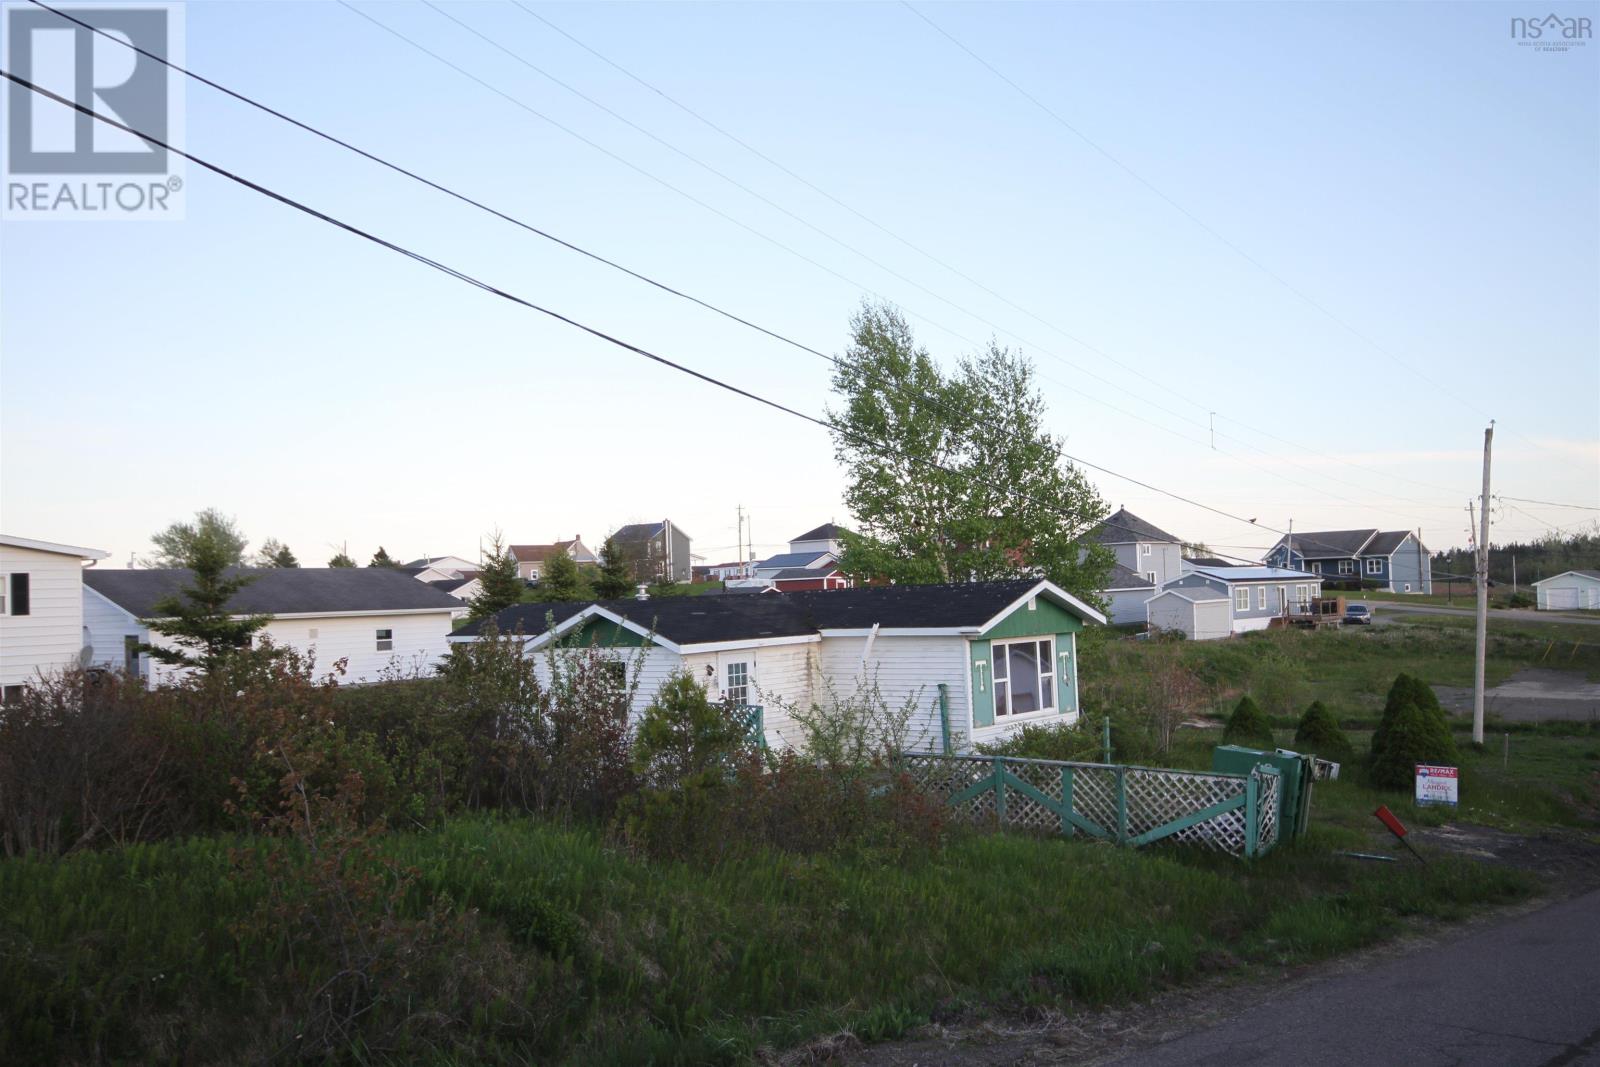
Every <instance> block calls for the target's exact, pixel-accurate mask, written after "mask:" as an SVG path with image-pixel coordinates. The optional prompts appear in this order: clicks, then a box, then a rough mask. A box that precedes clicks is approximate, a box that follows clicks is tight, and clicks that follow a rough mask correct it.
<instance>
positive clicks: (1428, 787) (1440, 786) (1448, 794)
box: [1417, 763, 1461, 808]
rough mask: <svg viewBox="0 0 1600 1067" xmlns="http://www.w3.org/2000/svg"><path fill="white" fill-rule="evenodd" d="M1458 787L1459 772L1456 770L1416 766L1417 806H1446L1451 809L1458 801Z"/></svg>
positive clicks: (1459, 785)
mask: <svg viewBox="0 0 1600 1067" xmlns="http://www.w3.org/2000/svg"><path fill="white" fill-rule="evenodd" d="M1460 787H1461V772H1460V771H1459V770H1458V769H1457V768H1455V767H1438V766H1434V765H1433V764H1431V763H1419V764H1417V803H1418V804H1448V805H1450V806H1451V807H1452V808H1453V807H1455V806H1456V804H1457V803H1459V801H1460V796H1461V794H1460Z"/></svg>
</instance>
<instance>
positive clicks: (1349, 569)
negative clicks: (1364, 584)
mask: <svg viewBox="0 0 1600 1067" xmlns="http://www.w3.org/2000/svg"><path fill="white" fill-rule="evenodd" d="M1355 572H1356V561H1355V560H1353V559H1341V560H1340V561H1339V573H1340V574H1354V573H1355Z"/></svg>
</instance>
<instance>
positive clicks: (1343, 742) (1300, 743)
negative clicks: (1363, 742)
mask: <svg viewBox="0 0 1600 1067" xmlns="http://www.w3.org/2000/svg"><path fill="white" fill-rule="evenodd" d="M1294 743H1295V747H1296V748H1298V749H1300V750H1301V751H1302V752H1313V753H1316V754H1317V755H1319V756H1322V757H1323V758H1325V759H1331V760H1348V759H1349V758H1350V757H1351V755H1353V754H1354V750H1353V749H1352V748H1351V747H1350V739H1349V738H1348V737H1346V736H1345V735H1344V731H1343V730H1342V729H1340V727H1339V721H1338V720H1337V719H1335V718H1334V717H1333V713H1332V712H1330V711H1329V710H1328V708H1327V705H1325V704H1323V702H1322V701H1320V700H1314V701H1312V702H1311V706H1310V707H1308V708H1306V713H1305V714H1304V715H1302V716H1301V717H1300V724H1299V725H1298V726H1296V727H1295V731H1294Z"/></svg>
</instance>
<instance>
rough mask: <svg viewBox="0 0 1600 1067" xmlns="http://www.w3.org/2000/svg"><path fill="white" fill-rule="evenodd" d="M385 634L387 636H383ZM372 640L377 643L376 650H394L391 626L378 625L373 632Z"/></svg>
mask: <svg viewBox="0 0 1600 1067" xmlns="http://www.w3.org/2000/svg"><path fill="white" fill-rule="evenodd" d="M385 634H388V636H387V637H385V636H384V635H385ZM373 641H374V643H375V644H376V645H377V650H378V651H379V652H393V651H394V629H393V628H392V627H387V626H382V627H379V628H378V629H377V630H376V631H375V632H374V637H373Z"/></svg>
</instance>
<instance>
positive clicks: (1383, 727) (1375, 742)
mask: <svg viewBox="0 0 1600 1067" xmlns="http://www.w3.org/2000/svg"><path fill="white" fill-rule="evenodd" d="M1456 758H1457V751H1456V743H1455V739H1454V738H1453V737H1451V736H1450V720H1449V719H1448V718H1447V717H1446V716H1445V712H1444V708H1443V707H1441V706H1440V704H1439V698H1438V697H1436V696H1434V693H1433V689H1432V687H1431V686H1429V685H1428V683H1427V682H1425V681H1423V680H1422V679H1421V678H1417V677H1415V676H1413V675H1409V674H1402V675H1400V676H1399V677H1397V678H1395V680H1394V684H1393V685H1391V686H1390V687H1389V696H1388V699H1387V701H1386V702H1385V703H1384V707H1383V719H1382V720H1381V721H1380V722H1379V723H1378V728H1377V729H1376V730H1375V731H1373V734H1372V750H1371V764H1370V768H1369V770H1370V773H1371V777H1372V781H1373V784H1374V785H1378V786H1382V787H1384V788H1386V789H1409V788H1411V782H1412V778H1413V777H1414V775H1415V773H1416V765H1417V764H1419V763H1454V762H1455V761H1456Z"/></svg>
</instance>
